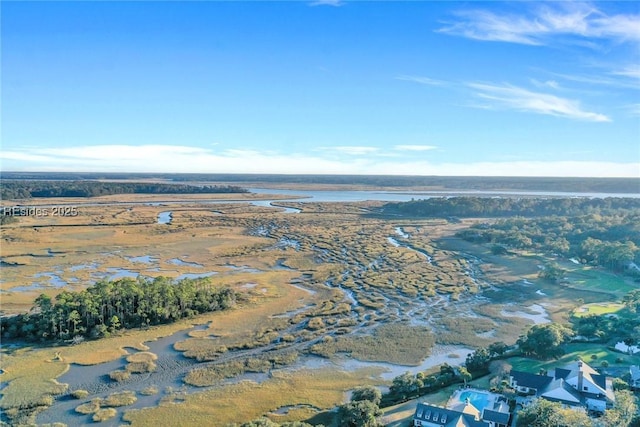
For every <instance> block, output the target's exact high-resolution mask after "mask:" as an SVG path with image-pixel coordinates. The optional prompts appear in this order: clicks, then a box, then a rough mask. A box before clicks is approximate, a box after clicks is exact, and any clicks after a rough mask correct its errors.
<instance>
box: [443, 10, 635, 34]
mask: <svg viewBox="0 0 640 427" xmlns="http://www.w3.org/2000/svg"><path fill="white" fill-rule="evenodd" d="M456 16H457V17H458V18H459V20H458V21H456V22H453V23H449V24H445V25H446V26H444V27H442V28H440V29H438V30H437V32H440V33H444V34H451V35H455V36H462V37H467V38H470V39H475V40H485V41H501V42H510V43H520V44H528V45H546V44H549V43H551V42H552V41H553V42H557V41H559V39H558V36H561V37H568V39H564V40H565V41H569V40H570V38H573V39H574V41H575V40H576V39H583V40H584V39H609V40H614V41H617V42H627V41H631V42H639V41H640V15H637V14H635V15H634V14H626V15H622V14H617V15H607V14H605V13H604V12H602V11H601V10H599V9H598V8H596V7H595V6H594V5H591V4H589V3H582V2H558V3H554V4H553V6H552V5H550V4H542V5H536V6H535V7H533V8H529V10H527V11H524V12H522V13H520V14H515V13H509V14H507V13H495V12H491V11H487V10H464V11H459V12H457V13H456Z"/></svg>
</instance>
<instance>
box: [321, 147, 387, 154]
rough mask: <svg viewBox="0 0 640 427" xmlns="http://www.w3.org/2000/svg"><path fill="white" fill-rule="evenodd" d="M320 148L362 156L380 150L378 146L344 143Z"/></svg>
mask: <svg viewBox="0 0 640 427" xmlns="http://www.w3.org/2000/svg"><path fill="white" fill-rule="evenodd" d="M320 150H322V151H333V152H337V153H340V154H348V155H350V156H362V155H367V154H372V153H375V152H377V151H378V148H376V147H368V146H358V145H342V146H336V147H320Z"/></svg>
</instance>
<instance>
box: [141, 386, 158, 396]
mask: <svg viewBox="0 0 640 427" xmlns="http://www.w3.org/2000/svg"><path fill="white" fill-rule="evenodd" d="M159 392H160V389H159V388H158V386H155V385H150V386H149V387H145V388H143V389H142V390H140V394H142V395H143V396H153V395H156V394H158V393H159Z"/></svg>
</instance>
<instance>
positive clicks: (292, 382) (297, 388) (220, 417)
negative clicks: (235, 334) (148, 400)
mask: <svg viewBox="0 0 640 427" xmlns="http://www.w3.org/2000/svg"><path fill="white" fill-rule="evenodd" d="M381 371H382V370H378V369H360V370H357V371H355V372H340V371H334V370H327V369H323V370H313V371H311V370H299V371H293V372H289V373H285V372H280V371H276V372H274V373H273V378H272V379H269V380H267V381H265V382H263V383H261V384H256V383H252V382H242V383H239V384H233V385H229V386H224V387H220V388H217V389H213V390H208V391H205V392H202V393H197V394H190V395H187V396H186V397H185V400H184V402H183V403H181V404H162V405H161V406H160V407H157V408H149V409H141V410H132V411H127V412H126V413H125V416H124V419H125V421H129V422H131V423H132V425H133V426H157V425H211V426H224V425H227V424H229V423H237V422H243V421H246V420H253V419H256V418H259V417H261V416H264V415H268V414H269V413H270V412H272V411H275V410H276V409H278V408H280V407H282V406H289V405H300V404H305V405H311V406H313V407H317V408H320V409H329V408H332V407H333V406H335V405H337V404H340V403H341V402H342V400H343V399H344V392H345V391H347V390H349V389H352V388H355V387H357V386H360V385H367V384H371V385H375V384H380V383H381V382H380V380H379V379H376V378H377V376H378V375H379V374H380V373H381ZM297 416H299V417H307V416H308V412H307V411H301V412H297V411H294V412H293V413H291V414H290V415H289V418H290V419H291V418H294V417H297ZM273 417H274V420H276V419H281V418H278V416H273ZM302 419H304V418H298V420H302Z"/></svg>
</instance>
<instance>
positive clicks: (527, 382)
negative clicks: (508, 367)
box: [509, 360, 615, 412]
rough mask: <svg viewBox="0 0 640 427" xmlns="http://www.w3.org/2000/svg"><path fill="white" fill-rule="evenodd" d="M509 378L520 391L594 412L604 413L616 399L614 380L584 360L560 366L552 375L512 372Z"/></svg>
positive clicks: (512, 385)
mask: <svg viewBox="0 0 640 427" xmlns="http://www.w3.org/2000/svg"><path fill="white" fill-rule="evenodd" d="M509 380H510V385H511V387H513V388H514V389H515V390H516V391H518V392H520V393H524V394H532V395H535V396H536V397H542V398H545V399H547V400H551V401H554V402H560V403H562V404H564V405H567V406H581V407H584V408H586V409H587V410H589V411H594V412H604V411H605V409H607V408H611V407H612V406H613V403H614V401H615V396H614V394H613V382H612V379H611V378H609V377H607V376H605V375H601V374H599V373H598V372H597V371H596V370H595V369H593V368H592V367H591V366H589V365H588V364H586V363H585V362H583V361H581V360H579V361H577V362H574V363H571V364H569V365H566V366H564V367H562V368H556V369H555V370H554V371H552V372H550V373H549V374H548V375H534V374H530V373H527V372H521V371H511V373H510V378H509Z"/></svg>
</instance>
